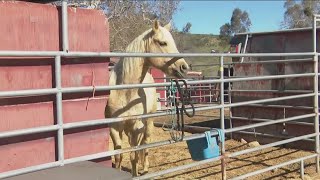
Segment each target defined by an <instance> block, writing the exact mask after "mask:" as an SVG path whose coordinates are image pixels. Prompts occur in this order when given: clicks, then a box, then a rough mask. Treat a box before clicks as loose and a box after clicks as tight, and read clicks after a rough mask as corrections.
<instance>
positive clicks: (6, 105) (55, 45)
mask: <svg viewBox="0 0 320 180" xmlns="http://www.w3.org/2000/svg"><path fill="white" fill-rule="evenodd" d="M60 11H61V10H60V8H57V7H55V6H52V5H43V4H36V3H28V2H14V1H1V2H0V24H1V26H0V50H22V51H58V50H61V49H62V48H61V47H62V41H61V39H62V38H61V16H60ZM68 13H69V14H68V21H69V26H68V30H69V46H70V48H69V50H70V51H95V52H99V51H109V28H108V22H107V21H106V20H105V16H104V15H103V13H102V12H100V11H96V10H87V9H74V8H69V9H68ZM108 63H109V59H108V58H72V59H70V58H69V59H65V58H63V59H62V86H63V87H75V86H91V85H92V79H93V75H94V79H95V81H94V84H95V85H107V84H108V78H109V72H108ZM54 86H55V82H54V61H53V59H49V58H1V59H0V91H7V90H10V91H11V90H23V89H42V88H52V87H54ZM106 95H107V92H104V93H97V94H96V96H95V98H94V99H91V100H90V101H89V106H88V110H86V102H87V97H89V96H91V93H75V94H68V95H64V96H63V119H64V122H66V123H68V122H77V121H84V120H90V119H100V118H104V107H105V104H106ZM54 103H55V96H54V95H46V96H40V97H19V98H6V99H0V114H1V116H0V131H8V130H16V129H23V128H31V127H39V126H45V125H53V124H55V123H56V117H55V115H54V114H55V113H54V112H55V108H54ZM64 139H65V158H70V157H76V156H81V155H87V154H93V153H98V152H104V151H106V150H108V142H109V135H108V128H107V127H106V126H97V127H92V128H84V129H83V128H82V129H75V130H68V131H65V137H64ZM56 154H57V147H56V133H43V134H36V135H29V136H21V137H15V138H6V139H0V156H1V158H0V172H5V171H9V170H14V169H18V168H23V167H28V166H32V165H37V164H42V163H47V162H53V161H55V160H56ZM99 162H103V163H104V164H106V165H108V166H110V165H111V162H110V160H107V159H102V160H99Z"/></svg>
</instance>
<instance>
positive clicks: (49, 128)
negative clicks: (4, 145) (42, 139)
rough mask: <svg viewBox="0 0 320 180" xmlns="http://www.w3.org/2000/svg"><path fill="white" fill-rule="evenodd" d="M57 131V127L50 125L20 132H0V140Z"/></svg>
mask: <svg viewBox="0 0 320 180" xmlns="http://www.w3.org/2000/svg"><path fill="white" fill-rule="evenodd" d="M58 129H59V126H58V125H51V126H42V127H35V128H27V129H21V130H20V129H19V130H12V131H4V132H0V139H1V138H7V137H13V136H23V135H28V134H37V133H43V132H51V131H57V130H58Z"/></svg>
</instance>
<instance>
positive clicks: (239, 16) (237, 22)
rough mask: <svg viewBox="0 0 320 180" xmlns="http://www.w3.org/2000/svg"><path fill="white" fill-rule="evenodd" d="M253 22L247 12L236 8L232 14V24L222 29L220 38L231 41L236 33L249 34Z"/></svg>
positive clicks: (227, 24)
mask: <svg viewBox="0 0 320 180" xmlns="http://www.w3.org/2000/svg"><path fill="white" fill-rule="evenodd" d="M250 27H251V20H250V18H249V14H248V12H247V11H242V10H241V9H239V8H235V9H234V10H233V12H232V16H231V19H230V23H225V24H224V25H222V26H221V27H220V38H222V39H224V40H227V39H230V37H231V36H232V35H234V34H235V33H241V32H247V31H249V30H250Z"/></svg>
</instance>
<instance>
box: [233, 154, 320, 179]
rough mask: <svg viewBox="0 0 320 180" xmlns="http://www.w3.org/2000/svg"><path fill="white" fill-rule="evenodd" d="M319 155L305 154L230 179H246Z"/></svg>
mask: <svg viewBox="0 0 320 180" xmlns="http://www.w3.org/2000/svg"><path fill="white" fill-rule="evenodd" d="M317 156H318V154H312V155H308V156H305V157H302V158H298V159H293V160H290V161H287V162H284V163H281V164H277V165H274V166H270V167H267V168H264V169H260V170H257V171H253V172H250V173H247V174H244V175H241V176H237V177H234V178H231V179H230V180H241V179H245V178H248V177H250V176H254V175H258V174H261V173H264V172H268V171H271V170H273V169H277V168H281V167H283V166H287V165H290V164H294V163H298V162H301V161H303V160H307V159H311V158H315V157H317Z"/></svg>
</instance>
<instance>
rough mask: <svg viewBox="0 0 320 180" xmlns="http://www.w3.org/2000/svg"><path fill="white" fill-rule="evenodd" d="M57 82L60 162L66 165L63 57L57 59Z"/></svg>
mask: <svg viewBox="0 0 320 180" xmlns="http://www.w3.org/2000/svg"><path fill="white" fill-rule="evenodd" d="M55 81H56V88H57V89H58V92H57V94H56V109H57V124H58V126H59V129H58V135H57V137H58V160H59V161H61V165H64V162H63V161H64V139H63V127H62V126H63V118H62V92H61V56H56V57H55Z"/></svg>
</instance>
